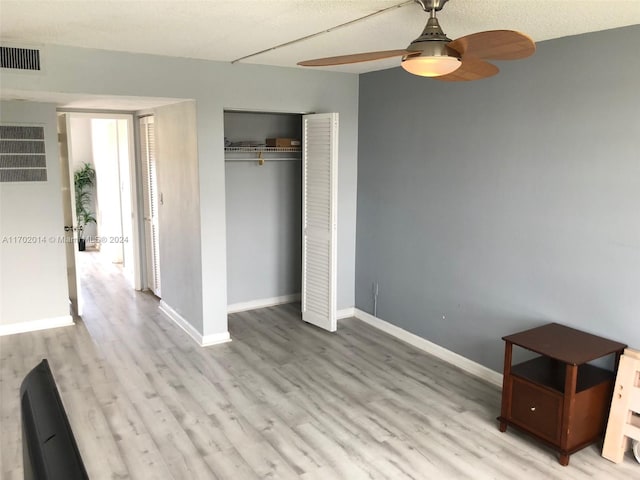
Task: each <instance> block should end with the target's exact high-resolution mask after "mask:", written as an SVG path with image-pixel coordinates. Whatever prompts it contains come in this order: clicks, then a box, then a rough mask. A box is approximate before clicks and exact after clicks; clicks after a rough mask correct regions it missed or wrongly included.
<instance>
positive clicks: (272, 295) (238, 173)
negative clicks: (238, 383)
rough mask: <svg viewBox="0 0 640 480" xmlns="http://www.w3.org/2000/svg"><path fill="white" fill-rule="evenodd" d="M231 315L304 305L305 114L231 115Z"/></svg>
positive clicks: (227, 121) (227, 120)
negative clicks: (281, 306)
mask: <svg viewBox="0 0 640 480" xmlns="http://www.w3.org/2000/svg"><path fill="white" fill-rule="evenodd" d="M224 136H225V183H226V184H225V188H226V219H227V229H226V231H227V295H228V297H227V298H228V302H227V303H228V312H229V313H233V312H239V311H245V310H252V309H256V308H262V307H267V306H273V305H278V304H283V303H292V302H298V301H300V293H301V277H302V160H301V158H302V154H301V142H302V114H289V113H265V112H247V111H233V110H226V111H225V112H224Z"/></svg>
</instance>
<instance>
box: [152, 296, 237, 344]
mask: <svg viewBox="0 0 640 480" xmlns="http://www.w3.org/2000/svg"><path fill="white" fill-rule="evenodd" d="M158 308H159V309H160V311H161V312H162V313H164V314H165V316H166V317H167V318H168V319H169V320H171V321H172V322H173V323H175V324H176V325H178V326H179V327H180V328H181V329H182V330H184V332H185V333H186V334H187V335H189V336H190V337H191V338H192V339H193V340H194V341H195V342H196V343H197V344H198V345H199V346H201V347H208V346H210V345H218V344H219V343H226V342H230V341H231V337H230V336H229V332H224V333H215V334H213V335H202V334H200V332H198V331H197V330H196V329H195V328H194V327H193V325H191V324H190V323H189V322H187V320H186V319H185V318H184V317H183V316H182V315H180V314H179V313H178V312H176V311H175V310H174V309H173V308H171V307H170V306H169V305H167V303H166V302H165V301H164V300H160V306H159V307H158Z"/></svg>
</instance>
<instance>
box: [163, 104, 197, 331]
mask: <svg viewBox="0 0 640 480" xmlns="http://www.w3.org/2000/svg"><path fill="white" fill-rule="evenodd" d="M154 115H155V119H154V122H155V138H156V159H157V181H158V192H159V196H160V198H159V199H158V203H159V205H158V225H159V239H160V289H161V295H162V299H163V300H164V301H165V302H166V303H167V305H169V306H170V307H171V308H173V309H174V310H175V311H176V312H178V313H179V314H180V316H182V317H183V318H185V319H189V322H190V323H191V324H192V325H193V326H194V327H195V328H196V329H197V330H198V331H202V327H203V325H202V256H201V248H200V204H199V196H200V192H199V189H198V145H197V142H198V139H197V136H196V104H195V102H193V101H188V102H181V103H176V104H173V105H168V106H166V107H160V108H157V109H156V110H155V112H154Z"/></svg>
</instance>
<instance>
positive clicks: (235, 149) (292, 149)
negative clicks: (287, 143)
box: [224, 147, 302, 153]
mask: <svg viewBox="0 0 640 480" xmlns="http://www.w3.org/2000/svg"><path fill="white" fill-rule="evenodd" d="M224 151H225V152H227V153H250V152H254V153H255V152H263V153H275V152H291V153H300V152H301V151H302V149H301V148H300V147H224Z"/></svg>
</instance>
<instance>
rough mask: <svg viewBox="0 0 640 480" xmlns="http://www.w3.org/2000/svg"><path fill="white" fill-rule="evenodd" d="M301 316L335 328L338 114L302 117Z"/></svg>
mask: <svg viewBox="0 0 640 480" xmlns="http://www.w3.org/2000/svg"><path fill="white" fill-rule="evenodd" d="M302 124H303V125H302V137H303V147H302V148H303V154H302V319H303V320H304V321H305V322H309V323H311V324H313V325H316V326H318V327H320V328H324V329H325V330H328V331H330V332H334V331H336V329H337V306H336V283H337V282H336V267H337V238H336V237H337V227H338V215H337V211H338V114H337V113H322V114H315V115H304V116H303V119H302Z"/></svg>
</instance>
